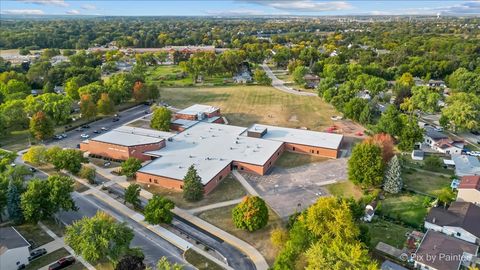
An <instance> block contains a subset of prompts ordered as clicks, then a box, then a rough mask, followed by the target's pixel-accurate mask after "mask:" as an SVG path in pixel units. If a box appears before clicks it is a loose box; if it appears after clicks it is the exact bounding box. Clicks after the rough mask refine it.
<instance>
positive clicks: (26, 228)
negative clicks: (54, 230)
mask: <svg viewBox="0 0 480 270" xmlns="http://www.w3.org/2000/svg"><path fill="white" fill-rule="evenodd" d="M14 227H15V229H16V230H17V231H18V232H19V233H20V234H21V235H23V237H25V239H27V240H28V241H33V242H35V245H36V247H39V246H42V245H45V244H46V243H49V242H52V241H53V240H54V239H53V238H52V237H50V236H49V235H48V234H47V233H46V232H45V231H44V230H42V228H40V226H38V225H37V224H35V225H34V224H27V223H26V224H22V225H18V226H14Z"/></svg>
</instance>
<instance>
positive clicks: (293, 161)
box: [275, 152, 328, 168]
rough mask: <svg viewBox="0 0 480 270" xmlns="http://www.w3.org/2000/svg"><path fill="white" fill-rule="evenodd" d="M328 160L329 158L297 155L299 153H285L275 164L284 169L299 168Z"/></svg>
mask: <svg viewBox="0 0 480 270" xmlns="http://www.w3.org/2000/svg"><path fill="white" fill-rule="evenodd" d="M326 160H328V158H325V157H318V156H311V155H304V154H297V153H291V152H284V153H283V154H282V155H281V156H280V158H279V159H278V160H277V161H276V162H275V166H278V167H282V168H293V167H298V166H302V165H306V164H310V163H314V162H322V161H326Z"/></svg>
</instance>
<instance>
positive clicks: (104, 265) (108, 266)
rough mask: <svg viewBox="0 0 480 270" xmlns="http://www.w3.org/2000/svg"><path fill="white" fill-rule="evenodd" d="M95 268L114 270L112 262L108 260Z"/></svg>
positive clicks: (101, 261)
mask: <svg viewBox="0 0 480 270" xmlns="http://www.w3.org/2000/svg"><path fill="white" fill-rule="evenodd" d="M93 267H95V269H97V270H113V269H114V267H113V264H112V262H110V261H109V260H107V259H103V260H100V261H99V262H97V264H96V265H94V266H93Z"/></svg>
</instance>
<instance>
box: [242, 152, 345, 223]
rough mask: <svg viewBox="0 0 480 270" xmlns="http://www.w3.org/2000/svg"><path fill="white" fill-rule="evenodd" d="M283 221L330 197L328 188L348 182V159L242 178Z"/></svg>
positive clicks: (274, 169)
mask: <svg viewBox="0 0 480 270" xmlns="http://www.w3.org/2000/svg"><path fill="white" fill-rule="evenodd" d="M242 175H243V176H244V177H245V178H246V179H247V181H248V182H249V183H250V185H252V187H253V188H254V189H255V190H257V192H258V193H259V194H260V196H262V197H263V198H264V199H265V200H266V201H267V203H268V204H269V205H270V207H271V208H273V210H274V211H275V212H277V214H278V215H279V216H280V217H282V218H287V217H288V216H290V215H291V214H293V213H295V212H296V211H301V210H303V209H305V208H307V207H308V206H310V205H311V204H313V203H314V202H315V201H316V200H317V198H318V197H319V196H326V195H328V192H327V190H326V189H325V187H324V186H325V185H328V184H332V183H336V182H338V181H342V180H345V179H347V159H345V158H341V159H335V160H327V161H324V162H317V163H311V164H308V165H304V166H299V167H295V168H280V167H274V168H273V170H272V171H271V172H270V173H269V174H268V175H263V176H259V175H252V174H246V173H243V174H242Z"/></svg>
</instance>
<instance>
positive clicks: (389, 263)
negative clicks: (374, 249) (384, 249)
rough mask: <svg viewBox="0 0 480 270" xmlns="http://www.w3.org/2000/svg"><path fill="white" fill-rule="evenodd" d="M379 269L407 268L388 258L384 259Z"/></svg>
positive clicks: (395, 269)
mask: <svg viewBox="0 0 480 270" xmlns="http://www.w3.org/2000/svg"><path fill="white" fill-rule="evenodd" d="M380 269H381V270H407V268H405V267H403V266H401V265H398V264H396V263H394V262H392V261H389V260H386V261H384V262H383V263H382V265H381V266H380Z"/></svg>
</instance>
